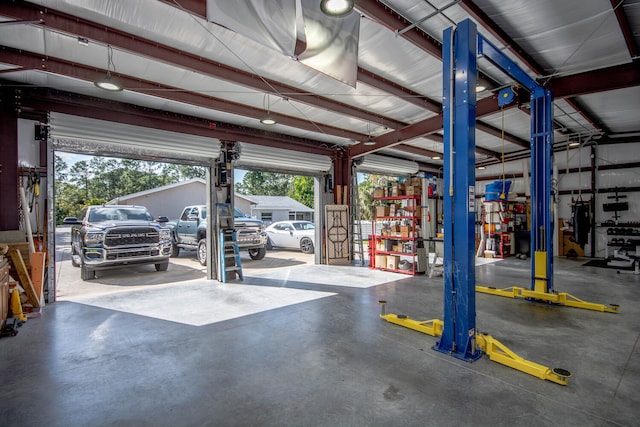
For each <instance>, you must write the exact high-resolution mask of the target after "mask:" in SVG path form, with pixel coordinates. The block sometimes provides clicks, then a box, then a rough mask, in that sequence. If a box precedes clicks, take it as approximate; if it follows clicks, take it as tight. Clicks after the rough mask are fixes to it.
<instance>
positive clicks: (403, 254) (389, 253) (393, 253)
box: [376, 249, 414, 257]
mask: <svg viewBox="0 0 640 427" xmlns="http://www.w3.org/2000/svg"><path fill="white" fill-rule="evenodd" d="M376 253H377V254H382V255H399V256H408V257H411V256H413V255H414V254H413V253H412V252H396V251H381V250H380V249H376Z"/></svg>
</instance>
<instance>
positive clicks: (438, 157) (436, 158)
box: [431, 156, 442, 160]
mask: <svg viewBox="0 0 640 427" xmlns="http://www.w3.org/2000/svg"><path fill="white" fill-rule="evenodd" d="M440 159H442V157H440V156H431V160H440Z"/></svg>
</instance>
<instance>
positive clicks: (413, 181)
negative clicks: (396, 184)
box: [410, 176, 422, 188]
mask: <svg viewBox="0 0 640 427" xmlns="http://www.w3.org/2000/svg"><path fill="white" fill-rule="evenodd" d="M410 185H412V186H414V187H420V188H422V178H417V177H415V176H414V177H413V178H411V184H410Z"/></svg>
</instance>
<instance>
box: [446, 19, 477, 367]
mask: <svg viewBox="0 0 640 427" xmlns="http://www.w3.org/2000/svg"><path fill="white" fill-rule="evenodd" d="M476 40H477V30H476V27H475V25H473V23H472V22H471V21H469V20H467V21H463V22H462V23H460V24H459V25H458V27H457V29H455V31H454V30H453V29H452V28H449V29H447V30H445V32H444V44H443V49H442V56H443V70H444V73H443V75H444V79H443V80H444V90H443V113H444V123H445V124H447V125H445V127H444V147H445V150H444V164H445V167H444V170H445V174H444V175H445V176H444V218H445V221H444V327H443V330H442V336H441V337H440V340H439V341H438V343H437V344H436V346H435V349H436V350H438V351H440V352H442V353H446V354H450V355H452V356H454V357H456V358H459V359H463V360H467V361H473V360H476V359H478V358H479V357H480V356H481V354H482V353H481V352H480V351H479V350H478V349H477V347H476V296H475V263H474V262H475V260H474V255H475V253H474V252H475V251H474V248H475V146H476V142H475V132H476V92H475V87H476V45H477V44H476Z"/></svg>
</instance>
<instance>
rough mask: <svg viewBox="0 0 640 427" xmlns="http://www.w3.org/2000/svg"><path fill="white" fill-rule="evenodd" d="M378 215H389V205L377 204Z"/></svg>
mask: <svg viewBox="0 0 640 427" xmlns="http://www.w3.org/2000/svg"><path fill="white" fill-rule="evenodd" d="M376 216H389V206H376Z"/></svg>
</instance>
